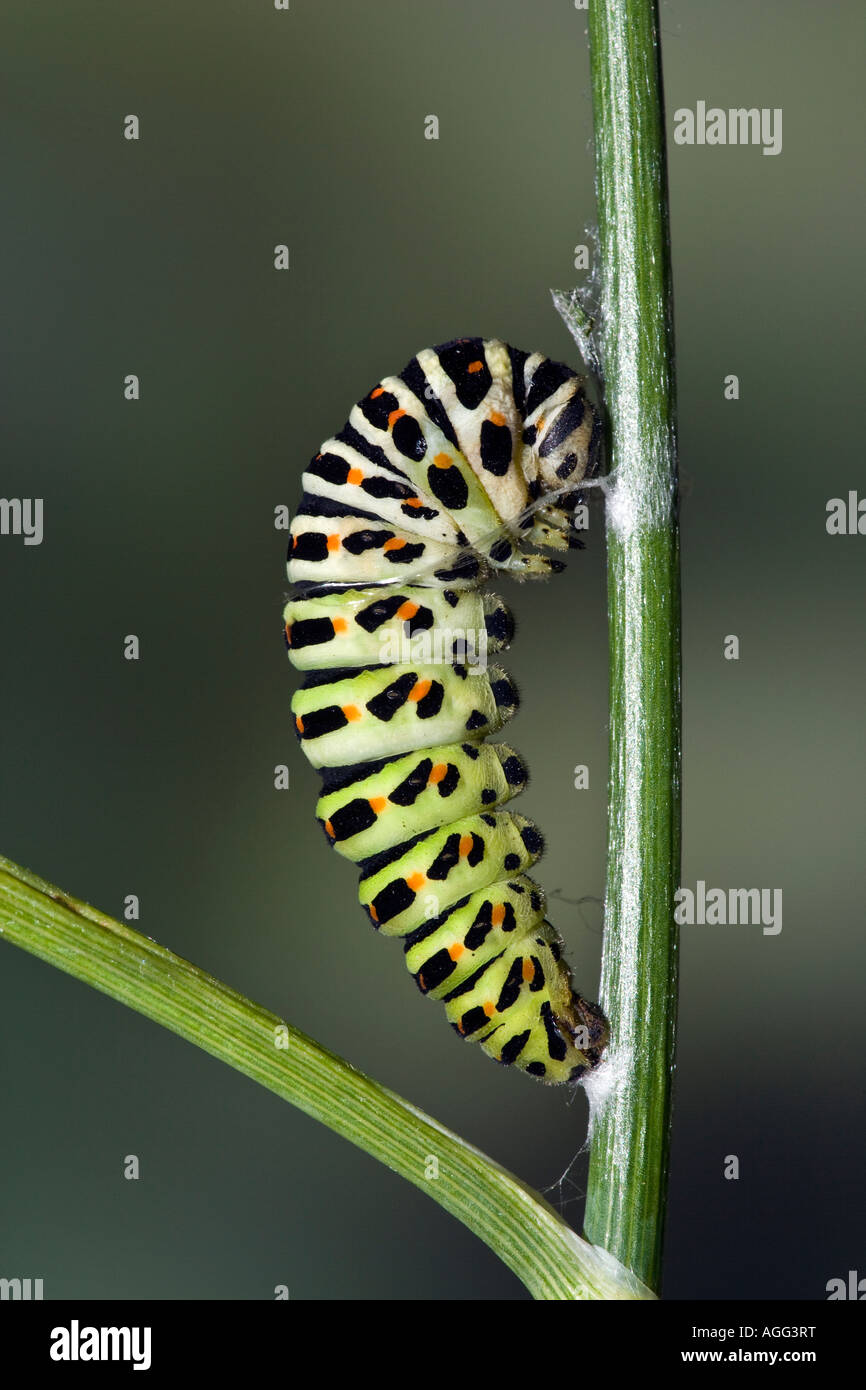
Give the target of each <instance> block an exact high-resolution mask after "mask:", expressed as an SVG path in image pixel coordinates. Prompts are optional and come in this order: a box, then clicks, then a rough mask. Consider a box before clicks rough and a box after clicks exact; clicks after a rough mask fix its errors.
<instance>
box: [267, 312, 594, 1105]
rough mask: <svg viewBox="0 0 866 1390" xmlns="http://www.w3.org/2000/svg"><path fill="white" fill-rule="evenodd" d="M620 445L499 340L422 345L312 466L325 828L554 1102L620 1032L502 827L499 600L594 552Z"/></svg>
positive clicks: (501, 1050) (310, 644) (530, 857)
mask: <svg viewBox="0 0 866 1390" xmlns="http://www.w3.org/2000/svg"><path fill="white" fill-rule="evenodd" d="M600 448H601V426H600V422H599V417H598V415H597V413H596V411H595V410H594V408H593V406H592V404H591V403H590V401H589V400H588V399H587V396H586V394H585V391H584V382H583V379H582V378H581V377H579V376H578V375H577V374H576V373H575V372H574V371H572V370H571V368H569V367H567V366H565V365H563V364H561V363H557V362H552V361H550V360H549V359H548V358H545V357H544V356H542V355H541V354H540V353H528V352H524V351H522V350H520V349H518V348H513V347H510V346H508V345H507V344H506V343H502V342H499V341H498V340H496V339H482V338H458V339H455V340H453V341H451V342H449V343H443V344H440V346H439V347H436V348H427V349H424V350H423V351H422V352H419V353H418V354H417V355H416V356H415V357H413V358H412V360H411V361H410V362H409V363H408V364H407V365H406V367H404V369H403V370H402V371H401V372H400V373H399V374H398V375H397V376H388V377H383V378H382V380H381V381H379V382H378V383H377V384H376V385H375V386H374V387H373V388H372V390H370V391H369V392H368V393H367V395H366V396H364V397H363V398H362V399H361V400H360V401H359V402H358V404H357V405H356V406H354V407H353V408H352V411H351V413H350V415H349V419H348V421H347V423H346V424H345V425H344V427H343V429H342V430H341V431H340V432H339V433H338V434H336V435H335V436H333V437H332V438H330V439H328V440H326V441H325V443H324V444H322V446H321V449H320V450H319V452H318V453H317V454H316V455H315V457H314V458H313V459H312V460H311V462H310V464H309V465H308V467H307V470H306V471H305V473H304V475H303V480H302V482H303V495H302V498H301V503H300V506H299V507H298V509H297V511H296V513H295V516H294V518H293V520H292V524H291V543H290V550H289V560H288V575H289V580H290V581H291V583H292V584H293V586H294V588H293V596H292V597H291V598H290V599H289V601H288V602H287V603H286V606H285V610H284V615H283V619H284V625H285V637H286V644H287V647H288V651H289V656H290V658H291V660H292V662H293V664H294V665H295V666H296V667H297V668H298V669H299V670H300V671H302V672H304V675H305V679H304V681H303V684H302V686H301V688H300V689H299V690H297V691H296V693H295V695H294V698H293V700H292V712H293V714H294V718H295V729H296V733H297V736H298V739H299V740H300V743H301V747H302V748H303V750H304V753H305V754H306V756H307V758H308V759H309V760H310V762H311V763H312V765H313V766H314V767H316V768H318V769H319V771H320V772H321V774H322V778H323V789H322V796H321V798H320V800H319V802H318V805H317V807H316V815H317V817H318V819H319V822H320V824H321V826H322V828H323V831H324V833H325V835H326V837H327V839H328V842H329V843H330V844H331V845H333V847H334V848H335V849H336V850H337V852H338V853H339V854H341V855H343V856H344V857H345V858H347V859H349V860H350V861H352V862H354V863H355V864H357V865H358V867H359V869H360V872H361V882H360V892H359V896H360V901H361V904H362V906H363V907H364V909H365V910H366V912H367V915H368V917H369V919H370V921H371V922H372V923H373V925H374V926H375V927H376V928H377V930H378V931H379V932H380V933H381V934H382V935H385V936H397V937H400V938H401V939H402V942H403V949H404V952H405V956H406V964H407V967H408V969H409V971H410V972H411V974H412V975H413V977H414V979H415V982H416V984H417V985H418V987H419V989H420V990H421V991H422V993H424V994H429V995H432V996H433V997H434V998H437V999H439V1000H441V1002H442V1003H443V1004H444V1006H445V1011H446V1016H447V1018H448V1020H449V1022H450V1023H451V1024H452V1026H453V1027H454V1029H455V1031H456V1032H457V1033H458V1034H459V1035H460V1036H461V1037H463V1038H467V1039H472V1040H475V1041H478V1042H480V1044H481V1047H482V1049H483V1050H484V1051H485V1052H487V1053H488V1055H490V1056H491V1057H492V1058H493V1059H494V1060H496V1061H498V1062H500V1063H502V1064H504V1065H513V1066H516V1067H517V1068H519V1069H520V1070H523V1071H525V1072H527V1073H528V1074H529V1075H530V1076H534V1077H537V1078H539V1079H540V1080H542V1081H544V1082H547V1083H552V1084H556V1083H562V1082H569V1081H575V1080H577V1079H578V1078H580V1077H582V1076H584V1075H585V1074H586V1073H587V1072H588V1071H589V1070H590V1069H591V1068H593V1067H595V1066H596V1065H597V1063H598V1062H599V1060H600V1058H601V1053H602V1051H603V1048H604V1046H605V1044H606V1041H607V1027H606V1023H605V1020H604V1018H603V1015H602V1013H601V1011H600V1010H599V1008H598V1007H597V1005H594V1004H591V1003H589V1002H588V1001H587V1000H585V999H584V998H583V997H582V996H581V995H580V994H578V993H577V992H576V991H575V990H574V989H573V987H572V983H571V977H570V974H569V971H568V967H567V965H566V963H565V961H564V959H563V956H562V943H561V941H560V938H559V936H558V934H557V933H556V931H555V929H554V928H553V926H552V925H551V923H550V922H549V921H548V920H547V918H546V916H545V899H544V894H543V892H542V890H541V888H540V887H539V886H538V885H537V884H536V883H535V882H534V881H533V880H532V879H531V878H530V877H528V875H527V872H526V871H527V870H528V869H529V868H530V867H531V866H532V864H533V863H534V862H535V861H536V860H537V859H538V858H539V856H540V854H541V853H542V849H543V841H542V837H541V834H540V833H539V831H538V830H537V828H536V827H535V826H534V825H533V823H532V822H531V821H529V820H527V819H526V817H524V816H522V815H519V814H517V813H516V812H513V811H511V810H508V809H504V808H505V807H506V803H508V802H509V801H510V800H511V799H512V798H513V797H514V796H516V795H517V794H518V793H519V792H520V791H522V790H523V788H524V786H525V784H526V777H527V774H526V769H525V767H524V765H523V763H522V761H521V759H520V757H519V755H518V754H517V753H515V752H514V750H513V749H512V748H511V747H510V746H508V745H506V744H503V743H494V742H488V736H489V735H491V734H496V733H498V732H499V731H500V730H501V729H502V727H503V726H504V724H505V723H506V722H507V721H508V719H510V718H511V716H512V715H513V714H514V712H515V710H516V709H517V707H518V703H519V701H518V696H517V691H516V689H515V687H514V684H513V682H512V681H511V680H510V678H509V677H508V675H507V674H506V672H505V671H504V670H502V669H501V667H499V666H498V665H497V664H495V662H492V663H491V662H488V654H493V655H494V656H495V654H496V653H498V652H501V651H502V650H504V649H505V648H506V647H507V646H508V645H509V643H510V641H511V638H512V636H513V621H512V618H511V615H510V613H509V611H508V609H507V607H506V605H505V604H504V603H503V601H502V599H501V598H500V597H499V596H498V595H497V594H495V593H492V592H490V590H489V589H486V588H485V587H484V586H485V585H486V584H487V582H488V580H490V579H491V578H494V577H495V578H497V579H498V578H500V577H506V576H507V577H511V578H516V579H518V580H528V579H538V578H544V577H546V576H548V575H550V574H553V573H556V572H557V571H558V570H561V569H562V568H563V565H562V563H561V561H560V560H558V559H557V558H556V552H559V551H565V550H569V549H579V548H581V545H582V543H581V541H580V539H579V537H578V536H577V535H576V532H575V528H574V510H575V507H576V506H577V505H578V504H579V503H580V502H581V499H582V495H583V490H584V489H585V488H586V487H588V486H591V485H594V484H596V485H597V484H600V483H601V482H602V480H601V479H597V478H595V477H594V476H593V475H594V474H595V473H596V472H597V469H598V466H599V454H600ZM546 551H552V552H554V553H553V554H552V555H549V554H546V553H544V552H546Z"/></svg>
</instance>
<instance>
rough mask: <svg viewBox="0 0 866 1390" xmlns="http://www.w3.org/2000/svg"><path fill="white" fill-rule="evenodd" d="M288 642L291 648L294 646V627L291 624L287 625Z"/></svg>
mask: <svg viewBox="0 0 866 1390" xmlns="http://www.w3.org/2000/svg"><path fill="white" fill-rule="evenodd" d="M286 641H287V642H288V644H289V646H291V645H292V625H291V623H286Z"/></svg>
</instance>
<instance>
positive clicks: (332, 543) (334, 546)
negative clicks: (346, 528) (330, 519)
mask: <svg viewBox="0 0 866 1390" xmlns="http://www.w3.org/2000/svg"><path fill="white" fill-rule="evenodd" d="M328 549H329V550H339V549H340V537H339V536H338V535H337V533H336V531H335V532H334V534H333V535H332V536H329V537H328Z"/></svg>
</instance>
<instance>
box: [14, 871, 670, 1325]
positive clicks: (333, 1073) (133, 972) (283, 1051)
mask: <svg viewBox="0 0 866 1390" xmlns="http://www.w3.org/2000/svg"><path fill="white" fill-rule="evenodd" d="M0 935H2V936H3V937H4V938H5V939H6V940H7V941H11V942H13V943H14V944H15V945H17V946H21V947H23V948H24V950H26V951H30V952H31V954H33V955H35V956H39V957H40V958H41V959H42V960H45V961H48V962H49V964H51V965H56V966H58V967H59V969H61V970H65V971H66V972H67V974H70V975H74V976H75V977H76V978H77V979H79V980H83V981H84V982H85V983H86V984H89V985H93V986H94V988H96V989H99V990H101V991H102V992H103V994H108V995H110V996H111V997H112V998H113V999H117V1000H119V1001H120V1002H121V1003H122V1004H127V1005H128V1006H129V1007H130V1008H133V1009H136V1010H137V1011H138V1013H141V1014H144V1015H145V1016H146V1017H147V1018H150V1019H153V1020H154V1021H155V1022H156V1023H160V1024H162V1025H163V1026H164V1027H166V1028H169V1029H171V1031H172V1032H174V1033H178V1034H179V1035H180V1036H181V1037H182V1038H186V1039H187V1040H188V1041H189V1042H192V1043H195V1044H196V1046H198V1047H201V1048H203V1049H204V1051H205V1052H210V1053H211V1054H212V1055H213V1056H214V1057H218V1058H219V1059H220V1060H221V1061H223V1062H226V1063H228V1065H229V1066H231V1067H234V1068H235V1070H237V1071H239V1072H242V1073H243V1074H244V1075H245V1076H249V1077H251V1078H252V1079H253V1080H254V1081H257V1082H258V1083H259V1084H260V1085H261V1086H265V1087H267V1088H268V1090H271V1091H274V1092H275V1093H276V1094H277V1095H278V1096H281V1097H282V1098H283V1099H284V1100H288V1101H291V1102H292V1104H294V1105H297V1106H298V1107H299V1108H300V1109H301V1110H303V1111H305V1113H306V1114H308V1115H312V1116H313V1118H314V1119H317V1120H321V1121H322V1123H323V1124H326V1125H328V1127H329V1128H330V1129H333V1130H335V1131H336V1132H337V1133H338V1134H341V1135H343V1137H344V1138H346V1139H349V1140H351V1142H352V1143H353V1144H356V1145H357V1146H358V1148H360V1149H363V1150H364V1151H365V1152H366V1153H369V1154H372V1155H373V1157H374V1158H378V1159H380V1160H381V1162H383V1163H385V1164H387V1165H388V1167H389V1168H392V1169H393V1170H394V1171H395V1172H396V1173H400V1174H401V1176H403V1177H404V1178H407V1179H408V1180H409V1182H411V1183H414V1184H415V1186H416V1187H419V1188H421V1190H422V1191H423V1192H426V1193H427V1195H428V1196H429V1197H432V1198H433V1199H434V1201H437V1202H439V1203H440V1204H441V1205H442V1206H443V1207H445V1209H446V1210H447V1211H450V1212H451V1214H452V1215H453V1216H456V1217H457V1219H458V1220H459V1221H462V1222H463V1223H464V1225H466V1226H468V1227H469V1229H470V1231H473V1232H474V1233H475V1234H476V1235H477V1236H479V1237H480V1238H481V1240H483V1241H484V1242H485V1243H486V1244H487V1245H489V1246H490V1248H491V1250H493V1251H494V1252H495V1253H496V1254H497V1255H498V1256H499V1257H500V1259H501V1260H503V1261H504V1263H505V1264H506V1265H508V1267H509V1269H511V1270H513V1271H514V1273H515V1274H516V1275H517V1277H518V1278H519V1279H522V1281H523V1283H524V1284H525V1285H526V1287H527V1288H528V1289H529V1291H530V1292H531V1293H532V1295H533V1297H534V1298H537V1299H641V1298H643V1299H646V1298H652V1297H653V1295H652V1294H651V1293H650V1291H649V1290H648V1289H646V1288H644V1287H643V1286H642V1285H641V1284H640V1283H639V1281H638V1280H636V1279H635V1278H634V1277H633V1276H632V1275H631V1274H630V1273H629V1272H628V1270H626V1269H623V1268H622V1267H621V1266H620V1265H619V1264H618V1263H617V1261H616V1260H614V1259H612V1258H611V1256H610V1255H608V1254H607V1252H606V1251H604V1250H596V1249H594V1248H593V1246H592V1245H589V1244H588V1243H587V1242H586V1241H584V1240H581V1239H580V1237H579V1236H577V1235H576V1234H575V1232H574V1231H572V1230H571V1228H570V1227H569V1226H567V1225H566V1224H565V1222H564V1221H562V1220H561V1219H560V1217H559V1216H558V1215H557V1213H556V1212H555V1211H554V1210H553V1208H552V1207H550V1206H549V1205H548V1204H547V1203H546V1202H545V1201H544V1199H543V1198H542V1197H540V1196H539V1194H538V1193H536V1192H534V1191H533V1190H532V1189H531V1188H529V1187H527V1186H526V1185H525V1184H524V1183H522V1182H521V1181H520V1180H519V1178H516V1177H513V1176H512V1174H510V1173H508V1172H506V1171H505V1169H504V1168H500V1167H499V1165H498V1164H496V1163H494V1162H493V1161H492V1159H489V1158H487V1157H485V1155H484V1154H482V1153H480V1152H479V1151H478V1150H477V1149H475V1148H473V1147H472V1146H471V1145H470V1144H467V1143H466V1142H465V1141H464V1140H463V1139H461V1138H460V1137H459V1136H458V1135H456V1134H452V1133H451V1131H450V1130H447V1129H445V1128H444V1127H443V1126H442V1125H439V1124H437V1123H436V1121H435V1120H431V1119H429V1118H428V1117H427V1116H426V1115H423V1114H422V1113H421V1111H419V1110H416V1109H415V1107H414V1106H412V1105H410V1104H409V1103H408V1102H407V1101H405V1100H401V1099H400V1097H399V1096H396V1095H394V1093H393V1092H392V1091H388V1090H386V1089H385V1087H384V1086H380V1085H379V1084H378V1083H377V1082H376V1081H372V1080H371V1079H370V1078H369V1077H367V1076H364V1075H363V1074H362V1073H361V1072H359V1071H356V1070H355V1068H354V1067H352V1066H350V1065H349V1064H348V1062H344V1061H342V1060H341V1058H339V1057H335V1056H334V1054H333V1053H331V1052H328V1051H326V1049H325V1048H323V1047H319V1046H318V1044H317V1043H314V1042H313V1041H312V1040H311V1039H310V1038H307V1037H305V1036H304V1034H303V1033H299V1032H298V1031H297V1029H295V1028H291V1027H290V1026H289V1025H288V1024H286V1023H284V1022H283V1020H282V1019H280V1018H278V1017H277V1016H276V1015H275V1014H272V1013H269V1012H268V1010H266V1009H263V1008H262V1007H261V1006H260V1005H258V1004H254V1003H253V1002H252V1001H251V1000H249V999H245V998H244V997H243V995H240V994H237V993H236V992H235V991H234V990H233V989H229V987H228V986H227V985H224V984H221V983H220V981H219V980H215V979H213V977H212V976H210V975H207V974H206V973H205V972H204V971H203V970H199V969H198V968H197V967H196V966H194V965H190V963H189V962H188V961H185V960H181V959H180V957H178V956H175V955H173V953H172V952H171V951H168V950H166V948H165V947H164V946H160V945H158V944H157V943H156V942H155V941H151V940H150V938H149V937H146V936H141V935H139V933H138V932H135V931H132V930H131V929H130V928H129V927H127V926H124V925H123V923H121V922H116V921H114V920H113V919H112V918H110V917H106V916H105V915H104V914H103V913H101V912H97V911H95V910H94V909H93V908H92V907H88V906H87V904H86V903H81V902H76V901H75V900H74V899H72V898H70V897H68V896H67V894H65V893H62V892H61V891H60V890H59V889H57V888H54V887H52V886H51V884H48V883H44V882H43V881H42V880H41V879H39V878H36V877H35V875H33V874H31V873H28V871H27V870H26V869H21V868H19V867H18V866H17V865H16V864H12V863H10V861H9V860H7V859H2V858H0Z"/></svg>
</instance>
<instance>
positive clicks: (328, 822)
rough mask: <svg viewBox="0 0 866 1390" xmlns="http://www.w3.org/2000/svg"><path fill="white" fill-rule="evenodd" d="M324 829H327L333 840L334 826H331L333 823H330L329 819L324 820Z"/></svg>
mask: <svg viewBox="0 0 866 1390" xmlns="http://www.w3.org/2000/svg"><path fill="white" fill-rule="evenodd" d="M325 829H326V830H327V832H328V834H329V835H330V837H331V839H332V840H333V838H334V827H333V825H332V824H331V822H330V821H329V820H326V821H325Z"/></svg>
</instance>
